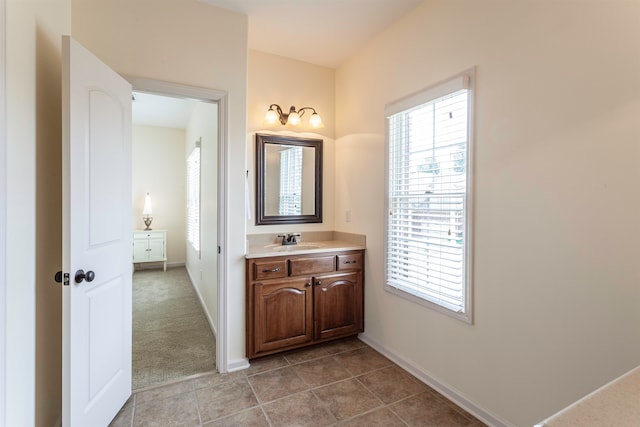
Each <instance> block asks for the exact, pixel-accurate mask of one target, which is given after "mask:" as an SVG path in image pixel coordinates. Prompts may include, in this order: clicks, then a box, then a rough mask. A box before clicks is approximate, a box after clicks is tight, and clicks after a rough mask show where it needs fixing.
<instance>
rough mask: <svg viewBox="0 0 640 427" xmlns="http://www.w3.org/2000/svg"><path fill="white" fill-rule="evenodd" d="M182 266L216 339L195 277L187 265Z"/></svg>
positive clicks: (214, 326)
mask: <svg viewBox="0 0 640 427" xmlns="http://www.w3.org/2000/svg"><path fill="white" fill-rule="evenodd" d="M184 267H185V270H187V275H188V276H189V281H190V282H191V287H192V288H193V290H194V291H195V292H196V295H198V301H200V307H201V308H202V311H204V314H205V317H206V318H207V322H209V328H211V332H213V336H214V337H216V341H217V340H218V333H217V332H216V325H214V324H213V319H212V318H211V313H209V310H207V305H206V304H205V303H204V299H202V294H201V293H200V290H199V289H198V287H197V286H196V285H195V283H196V282H195V278H194V277H193V274H192V273H191V270H189V266H188V265H184Z"/></svg>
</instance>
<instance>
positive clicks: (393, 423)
mask: <svg viewBox="0 0 640 427" xmlns="http://www.w3.org/2000/svg"><path fill="white" fill-rule="evenodd" d="M338 425H339V426H340V427H406V426H407V425H406V424H405V423H404V422H403V421H402V420H401V419H400V418H398V417H397V416H396V414H394V413H393V412H391V411H389V410H388V409H386V408H381V409H376V410H375V411H372V412H367V413H366V414H364V415H360V416H357V417H355V418H351V419H349V420H346V421H344V422H341V423H340V424H338Z"/></svg>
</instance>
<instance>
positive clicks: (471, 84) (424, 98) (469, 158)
mask: <svg viewBox="0 0 640 427" xmlns="http://www.w3.org/2000/svg"><path fill="white" fill-rule="evenodd" d="M460 89H467V144H466V188H465V196H464V205H465V218H464V220H465V228H464V252H463V253H464V285H463V292H464V304H463V311H462V312H457V311H454V310H452V309H450V308H447V307H445V306H443V305H440V304H438V303H436V302H433V301H430V300H428V299H425V298H423V297H420V296H418V295H415V294H413V293H411V292H408V291H405V290H402V289H400V288H398V287H396V286H394V285H391V284H389V282H388V270H389V227H390V224H389V223H390V182H391V177H390V168H391V164H390V161H391V156H390V148H391V147H390V145H391V143H392V141H391V138H390V120H389V117H390V116H392V115H395V114H398V113H402V112H406V111H408V110H411V109H413V108H415V107H417V106H420V105H423V104H426V103H429V102H432V101H434V100H436V99H438V98H440V97H443V96H446V95H448V94H451V93H454V92H456V91H458V90H460ZM474 104H475V68H470V69H467V70H465V71H462V72H460V73H458V74H456V75H454V76H452V77H450V78H448V79H446V80H443V81H440V82H438V83H436V84H433V85H431V86H428V87H427V88H425V89H422V90H420V91H418V92H415V93H413V94H411V95H409V96H406V97H403V98H401V99H398V100H396V101H393V102H390V103H388V104H387V105H385V230H384V231H385V234H384V289H385V291H387V292H389V293H392V294H394V295H397V296H399V297H401V298H403V299H406V300H409V301H412V302H414V303H417V304H419V305H422V306H425V307H428V308H430V309H432V310H435V311H437V312H440V313H443V314H445V315H448V316H451V317H453V318H456V319H459V320H461V321H464V322H466V323H469V324H473V217H474V215H473V211H474V191H473V190H474V159H475V156H474V143H473V136H474V117H475V112H474Z"/></svg>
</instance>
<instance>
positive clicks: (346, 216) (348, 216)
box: [344, 210, 351, 222]
mask: <svg viewBox="0 0 640 427" xmlns="http://www.w3.org/2000/svg"><path fill="white" fill-rule="evenodd" d="M344 220H345V222H351V211H350V210H347V211H344Z"/></svg>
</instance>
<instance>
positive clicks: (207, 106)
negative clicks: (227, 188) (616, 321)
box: [128, 78, 226, 388]
mask: <svg viewBox="0 0 640 427" xmlns="http://www.w3.org/2000/svg"><path fill="white" fill-rule="evenodd" d="M128 80H129V81H130V82H131V83H132V86H133V92H134V98H135V100H134V101H133V111H134V117H133V128H134V129H133V135H134V138H133V152H134V153H133V154H134V156H133V157H134V165H133V166H134V171H133V174H132V176H133V190H134V191H133V212H132V215H133V224H134V229H143V228H144V227H145V225H144V224H143V223H142V210H143V207H142V206H143V202H144V197H145V194H146V193H147V192H149V193H150V196H151V199H152V201H153V202H152V206H153V214H152V217H153V218H154V219H153V224H154V225H152V226H151V228H154V229H158V230H163V229H166V235H167V238H166V246H165V247H166V252H167V253H166V255H167V262H168V267H169V272H170V273H173V274H172V275H173V277H179V276H180V277H183V276H184V277H183V278H186V280H187V281H188V282H190V284H191V283H192V284H193V286H192V291H195V294H197V300H198V301H199V303H200V305H201V306H202V309H203V314H204V316H203V317H204V318H206V320H205V322H206V323H207V324H208V326H209V327H210V330H211V331H212V332H213V334H215V335H216V337H215V339H216V341H218V343H217V345H215V355H214V354H211V358H212V359H213V360H212V362H213V363H212V366H214V367H215V366H219V365H218V364H217V363H216V361H217V360H218V359H219V355H220V354H221V353H223V351H222V348H223V347H224V342H223V340H221V339H220V336H219V334H217V333H216V332H217V331H219V330H220V326H221V325H220V323H219V318H220V316H219V310H218V305H219V299H218V289H219V284H220V283H221V282H220V277H222V273H223V271H222V269H223V268H224V263H223V260H222V256H223V255H221V254H218V247H219V245H220V244H221V240H222V239H223V237H224V236H222V235H221V234H220V233H219V230H220V229H221V228H223V224H224V221H225V218H224V215H219V212H220V213H222V212H224V209H223V206H222V203H223V197H222V196H223V190H222V189H223V188H224V186H223V183H222V180H223V179H224V178H223V176H224V175H223V172H224V170H223V165H224V153H225V150H224V142H225V141H224V140H223V139H224V134H223V132H221V128H224V126H223V124H224V123H223V122H222V119H223V118H224V117H225V114H224V112H225V111H224V109H225V107H226V94H225V93H224V92H221V91H215V90H210V89H202V88H194V87H190V86H182V85H175V84H170V83H163V82H157V81H151V80H146V79H135V78H128ZM172 104H173V105H172ZM150 105H151V106H152V107H149V106H150ZM136 110H152V111H139V112H138V113H136ZM136 116H138V117H136ZM145 116H146V118H145ZM219 124H220V125H219ZM154 127H155V128H154ZM162 129H165V130H167V129H168V131H167V132H160V134H159V135H157V136H156V137H154V136H153V133H154V132H155V131H158V130H162ZM149 131H151V134H149ZM136 133H140V134H142V135H145V134H146V135H147V136H146V139H147V141H144V138H143V142H141V146H140V147H136ZM162 133H165V134H166V135H171V134H174V135H173V136H174V137H175V136H176V134H177V135H178V138H183V142H182V144H178V145H181V148H178V149H177V151H176V147H173V150H174V151H173V153H171V149H169V152H165V153H157V152H155V153H154V151H153V150H154V149H156V148H157V149H159V148H160V146H161V145H162V144H161V143H160V140H161V139H162V136H161V134H162ZM180 135H182V136H180ZM154 143H157V144H158V146H157V147H154ZM165 145H166V144H165ZM165 149H166V147H165ZM196 149H198V151H199V154H200V155H201V159H200V169H199V171H200V172H201V173H200V174H199V177H198V178H199V184H200V185H199V188H197V190H198V193H199V194H198V196H199V200H200V203H199V208H200V209H199V215H197V216H196V221H194V217H193V212H192V210H191V211H188V210H187V205H188V204H189V203H187V198H188V197H187V195H188V194H189V193H193V188H191V187H190V186H189V188H187V182H185V177H186V176H187V174H188V173H191V172H192V171H190V170H191V169H193V168H192V167H190V166H189V165H188V164H191V163H190V160H189V161H188V159H191V158H192V157H193V153H194V151H196ZM136 150H141V152H138V153H136ZM145 153H149V155H148V162H147V161H146V160H147V159H146V156H145ZM152 153H154V154H155V155H152ZM163 156H164V158H165V159H164V160H162V157H163ZM136 157H138V160H139V161H138V164H140V163H142V164H145V163H148V164H146V165H145V166H144V167H142V168H141V169H144V170H146V171H148V173H149V174H150V175H153V174H156V176H158V177H160V178H158V180H159V181H163V178H162V175H168V176H166V177H164V184H162V183H161V182H157V183H153V179H152V180H151V181H149V180H148V179H147V180H146V183H145V184H143V185H137V181H145V179H143V178H142V176H143V175H141V174H144V173H145V172H144V171H143V170H141V171H136V170H135V168H136ZM158 157H160V159H159V160H158ZM171 158H173V159H172V161H173V162H174V163H173V164H174V165H176V166H168V167H167V164H166V163H165V164H163V162H167V161H169V160H171ZM140 159H142V160H140ZM154 159H156V160H154ZM188 169H189V170H188ZM192 178H193V177H192ZM176 181H179V183H178V185H176ZM150 187H154V188H155V189H154V190H152V189H151V188H150ZM170 188H177V189H178V190H179V191H178V193H180V194H182V196H177V200H171V198H170V197H169V193H170V191H169V190H170ZM154 192H155V196H154ZM138 193H140V194H138ZM191 196H192V195H191ZM191 202H192V201H191ZM191 205H192V203H191ZM194 224H195V225H196V226H197V229H196V232H195V233H194V230H193V226H194ZM154 226H157V228H156V227H154ZM194 235H195V236H196V238H194ZM136 265H137V266H138V267H146V266H154V265H153V264H151V263H149V264H146V263H145V264H136ZM156 266H158V265H156ZM160 266H162V264H160ZM172 267H174V268H173V269H172ZM181 269H182V272H181V271H180V270H181ZM172 270H173V271H172ZM147 271H149V272H150V270H146V271H145V274H146V272H147ZM155 272H159V273H162V269H160V270H155ZM172 275H171V274H170V275H162V274H160V275H159V276H158V278H159V280H164V279H166V278H168V277H171V276H172ZM181 275H182V276H181ZM148 277H149V276H147V278H146V279H148ZM135 280H136V276H135V275H134V306H135V304H136V301H135V298H136V294H135V289H136V284H135ZM147 281H148V280H147ZM177 282H180V280H177ZM173 290H175V289H173ZM185 298H186V299H188V297H184V296H183V299H182V301H183V302H184V301H185ZM178 305H179V304H178ZM187 310H188V309H187ZM134 312H135V309H134ZM187 317H189V316H186V317H185V319H186V318H187ZM169 322H171V320H169ZM176 323H178V322H176ZM133 327H134V337H135V336H136V333H135V328H136V323H135V316H134V326H133ZM175 345H176V346H180V345H181V344H180V343H179V342H177V343H175ZM134 350H135V342H134ZM188 353H189V352H188V351H186V352H185V354H188ZM150 356H153V355H150ZM156 359H157V357H156ZM187 362H189V361H187ZM188 364H189V363H187V365H188ZM133 368H134V371H135V369H136V362H135V360H134V366H133ZM134 377H135V372H134ZM171 379H174V378H170V380H171ZM134 388H136V385H135V382H134Z"/></svg>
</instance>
